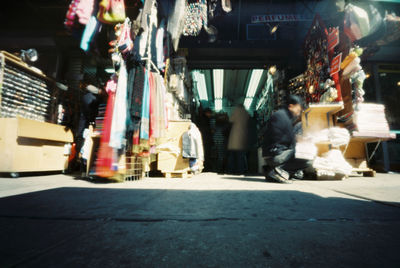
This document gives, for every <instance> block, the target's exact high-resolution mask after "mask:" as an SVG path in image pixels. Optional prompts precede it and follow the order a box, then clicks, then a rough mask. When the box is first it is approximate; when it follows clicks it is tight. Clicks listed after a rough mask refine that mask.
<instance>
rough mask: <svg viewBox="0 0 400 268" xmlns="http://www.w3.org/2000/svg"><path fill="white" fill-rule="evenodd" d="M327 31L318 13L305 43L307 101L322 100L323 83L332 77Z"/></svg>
mask: <svg viewBox="0 0 400 268" xmlns="http://www.w3.org/2000/svg"><path fill="white" fill-rule="evenodd" d="M327 33H328V31H327V29H326V28H325V26H324V24H323V22H322V20H321V18H320V16H318V15H316V16H315V18H314V21H313V23H312V26H311V28H310V30H309V32H308V34H307V37H306V41H305V45H304V51H305V52H306V61H307V70H306V72H305V74H304V83H305V88H304V90H305V91H306V102H307V103H316V102H319V101H320V98H321V96H322V94H323V93H324V88H323V87H321V83H323V82H324V81H326V79H328V78H329V77H330V72H329V71H330V70H329V66H330V64H329V55H328V41H327V37H328V36H327Z"/></svg>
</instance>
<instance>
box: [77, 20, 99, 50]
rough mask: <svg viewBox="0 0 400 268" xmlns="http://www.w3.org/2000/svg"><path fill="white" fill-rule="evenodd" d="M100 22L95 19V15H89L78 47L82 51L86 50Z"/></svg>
mask: <svg viewBox="0 0 400 268" xmlns="http://www.w3.org/2000/svg"><path fill="white" fill-rule="evenodd" d="M100 27H101V25H100V23H99V22H98V21H97V19H96V17H95V16H91V17H90V20H89V22H88V23H87V24H86V27H85V30H84V31H83V35H82V39H81V44H80V47H81V49H82V50H83V51H88V50H89V48H90V43H91V42H92V40H93V38H94V36H95V34H96V33H97V32H98V31H99V30H100Z"/></svg>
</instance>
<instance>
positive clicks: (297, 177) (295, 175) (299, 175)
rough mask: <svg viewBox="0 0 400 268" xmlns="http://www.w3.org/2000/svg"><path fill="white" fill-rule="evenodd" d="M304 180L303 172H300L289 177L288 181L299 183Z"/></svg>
mask: <svg viewBox="0 0 400 268" xmlns="http://www.w3.org/2000/svg"><path fill="white" fill-rule="evenodd" d="M302 179H304V172H303V171H302V170H299V171H296V172H295V173H294V174H292V175H291V176H290V180H293V181H299V180H302Z"/></svg>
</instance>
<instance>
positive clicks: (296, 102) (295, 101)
mask: <svg viewBox="0 0 400 268" xmlns="http://www.w3.org/2000/svg"><path fill="white" fill-rule="evenodd" d="M287 108H288V110H289V111H290V112H291V113H292V115H293V116H295V117H297V116H299V115H300V114H301V110H302V101H301V98H300V97H299V96H296V95H289V96H288V98H287Z"/></svg>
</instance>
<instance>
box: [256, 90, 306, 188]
mask: <svg viewBox="0 0 400 268" xmlns="http://www.w3.org/2000/svg"><path fill="white" fill-rule="evenodd" d="M301 110H302V101H301V99H300V98H299V97H298V96H295V95H290V96H289V97H288V98H287V106H286V107H285V108H282V109H280V110H278V111H276V112H275V113H273V114H272V116H271V118H270V119H269V121H268V125H267V131H266V133H265V136H264V144H263V156H264V159H265V162H266V166H265V167H264V171H265V177H266V180H274V181H277V182H280V183H288V182H289V179H301V178H302V176H303V175H302V174H303V173H302V170H304V169H306V168H308V167H309V166H310V165H311V162H310V161H308V160H304V159H296V158H295V148H296V132H298V130H297V128H296V127H295V126H294V122H295V121H296V119H297V118H298V117H299V116H300V114H301Z"/></svg>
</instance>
